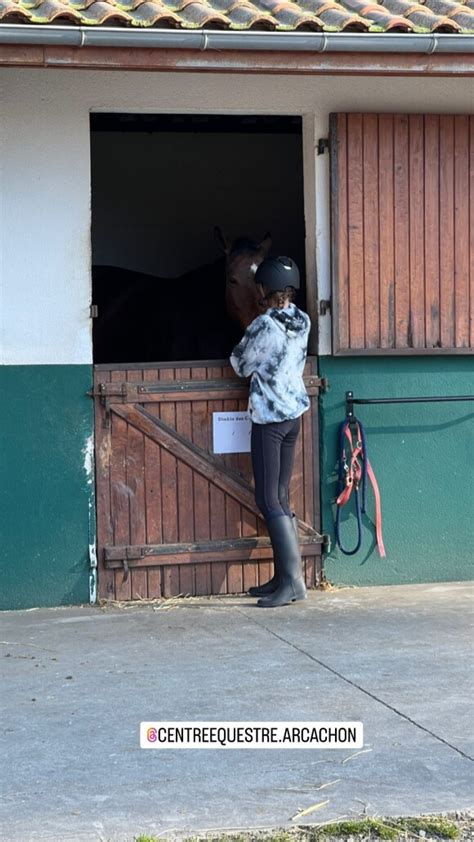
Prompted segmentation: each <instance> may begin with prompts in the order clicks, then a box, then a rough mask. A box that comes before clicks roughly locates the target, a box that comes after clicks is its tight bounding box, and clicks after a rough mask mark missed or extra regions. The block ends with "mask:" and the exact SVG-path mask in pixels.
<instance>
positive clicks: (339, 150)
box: [330, 114, 350, 353]
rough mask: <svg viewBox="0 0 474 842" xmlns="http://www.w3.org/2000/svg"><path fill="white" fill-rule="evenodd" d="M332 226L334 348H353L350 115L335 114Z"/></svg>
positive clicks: (332, 156)
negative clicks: (350, 274) (351, 326)
mask: <svg viewBox="0 0 474 842" xmlns="http://www.w3.org/2000/svg"><path fill="white" fill-rule="evenodd" d="M330 119H331V122H330V131H331V226H332V232H333V244H332V245H333V248H332V275H333V287H334V289H333V298H334V302H333V309H334V312H333V342H334V350H335V352H336V353H337V351H338V350H339V349H340V348H341V349H346V348H348V347H349V342H350V340H349V256H348V247H349V244H348V220H347V193H348V173H347V118H346V115H345V114H331V118H330Z"/></svg>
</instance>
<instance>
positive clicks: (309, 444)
mask: <svg viewBox="0 0 474 842" xmlns="http://www.w3.org/2000/svg"><path fill="white" fill-rule="evenodd" d="M312 416H313V407H312V406H311V407H310V409H308V411H307V412H304V413H303V415H302V419H301V422H302V424H301V435H302V439H303V482H304V508H303V509H302V510H301V511H298V510H297V511H296V514H297V515H298V517H300V518H303V520H304V521H305V522H306V523H310V524H311V525H312V526H314V528H315V529H319V524H313V518H314V480H313V470H314V463H315V460H316V459H319V454H317V453H313V417H312Z"/></svg>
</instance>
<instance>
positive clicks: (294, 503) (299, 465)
mask: <svg viewBox="0 0 474 842" xmlns="http://www.w3.org/2000/svg"><path fill="white" fill-rule="evenodd" d="M300 425H301V426H300V432H299V435H298V438H297V439H296V445H295V453H294V464H293V472H292V476H291V482H290V509H291V510H292V511H294V512H299V513H300V516H301V512H302V511H303V510H304V483H303V419H301V420H300Z"/></svg>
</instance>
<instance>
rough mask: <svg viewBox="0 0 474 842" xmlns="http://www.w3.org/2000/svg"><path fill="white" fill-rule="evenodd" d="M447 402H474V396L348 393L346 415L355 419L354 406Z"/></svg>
mask: <svg viewBox="0 0 474 842" xmlns="http://www.w3.org/2000/svg"><path fill="white" fill-rule="evenodd" d="M446 401H474V395H445V396H440V397H423V398H355V397H354V392H346V415H347V417H348V418H353V417H354V404H375V403H376V404H384V403H439V402H446Z"/></svg>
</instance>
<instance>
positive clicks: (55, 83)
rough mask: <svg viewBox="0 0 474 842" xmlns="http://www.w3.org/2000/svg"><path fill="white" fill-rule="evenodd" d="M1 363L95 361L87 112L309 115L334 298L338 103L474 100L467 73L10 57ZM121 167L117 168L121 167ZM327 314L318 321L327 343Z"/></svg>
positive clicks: (324, 290) (313, 209)
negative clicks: (276, 70)
mask: <svg viewBox="0 0 474 842" xmlns="http://www.w3.org/2000/svg"><path fill="white" fill-rule="evenodd" d="M0 84H1V103H0V119H1V124H2V128H1V131H0V142H1V144H2V149H1V150H0V167H1V173H0V178H1V189H2V194H3V201H2V205H1V219H0V237H1V240H0V253H1V254H2V263H1V264H0V266H1V273H2V276H1V281H2V284H3V315H2V326H1V346H2V352H1V354H2V356H1V362H3V363H5V364H10V365H12V364H39V363H60V364H66V363H90V362H91V361H92V348H91V322H90V319H89V304H90V143H89V111H91V110H99V111H149V112H189V113H197V112H199V111H202V112H207V113H222V114H228V113H249V114H250V113H261V114H267V113H280V114H301V115H303V117H304V131H303V134H304V167H305V218H306V233H307V277H308V282H309V283H310V284H311V283H312V282H313V283H314V282H315V278H316V271H317V273H318V281H319V294H320V297H322V298H328V297H329V227H328V219H329V217H328V203H329V196H328V176H327V170H328V156H327V155H325V156H323V157H320V158H316V159H315V150H314V147H315V143H316V142H317V138H318V137H325V136H327V131H328V115H329V113H330V112H333V111H355V110H364V111H414V112H416V111H418V112H429V111H431V112H436V113H439V112H443V111H444V112H447V113H448V112H449V113H456V112H459V113H462V112H470V111H472V108H473V105H474V91H473V85H472V80H471V79H467V78H465V79H411V78H407V79H403V78H367V79H365V78H363V77H354V78H348V77H327V78H326V77H314V78H311V77H309V76H305V77H285V76H271V77H263V76H255V77H251V76H244V77H239V76H238V75H228V76H218V75H214V74H212V75H211V74H210V75H206V74H202V75H199V74H195V75H191V74H184V73H177V74H164V73H163V74H160V73H156V74H153V73H143V74H142V73H138V72H134V73H121V72H112V73H105V72H104V73H102V72H88V71H70V70H64V71H62V70H46V69H44V70H43V69H37V70H27V69H20V70H18V69H13V68H11V69H10V68H6V69H3V70H2V71H1V74H0ZM118 177H119V174H118ZM328 330H329V319H328V317H326V318H325V319H324V320H322V323H321V335H322V341H323V347H322V348H321V350H322V351H323V352H324V351H325V352H326V353H327V352H328V350H329V346H328V344H327V339H328V335H329V334H328Z"/></svg>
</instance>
